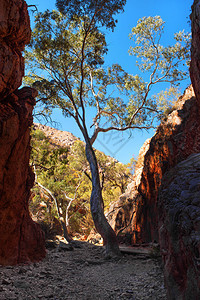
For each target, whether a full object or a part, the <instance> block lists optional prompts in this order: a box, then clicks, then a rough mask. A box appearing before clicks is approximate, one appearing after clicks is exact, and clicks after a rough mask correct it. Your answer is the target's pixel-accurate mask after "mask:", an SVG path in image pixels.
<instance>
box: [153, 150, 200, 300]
mask: <svg viewBox="0 0 200 300" xmlns="http://www.w3.org/2000/svg"><path fill="white" fill-rule="evenodd" d="M158 211H159V241H160V249H161V254H162V257H163V262H164V267H165V268H164V272H165V282H166V287H167V291H168V299H174V300H175V299H188V300H189V299H194V300H197V299H200V153H198V154H192V155H191V156H189V158H187V159H186V160H184V161H182V162H181V163H179V164H178V165H177V166H175V167H174V168H172V169H171V170H170V171H169V172H167V173H166V174H165V175H164V177H163V179H162V188H161V191H160V195H159V204H158Z"/></svg>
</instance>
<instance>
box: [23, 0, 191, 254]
mask: <svg viewBox="0 0 200 300" xmlns="http://www.w3.org/2000/svg"><path fill="white" fill-rule="evenodd" d="M125 2H126V1H117V0H112V1H105V0H96V1H94V0H89V1H88V0H85V1H80V0H69V1H67V0H65V1H64V0H63V1H62V0H60V1H59V0H58V1H57V5H58V8H59V9H60V11H61V12H57V11H52V12H49V11H46V12H44V13H39V14H38V15H37V16H36V19H35V29H34V31H33V35H32V41H31V44H30V45H29V50H28V51H27V53H26V60H27V63H28V67H29V69H30V70H32V72H31V73H30V74H29V76H28V83H29V84H30V83H32V85H33V87H36V88H37V89H38V91H39V97H41V99H42V101H43V103H44V104H45V105H47V106H48V107H50V106H51V107H52V108H53V107H59V108H60V109H62V112H63V114H64V115H65V116H66V117H68V116H70V117H72V118H74V120H75V122H76V124H77V125H78V127H79V128H80V130H81V132H82V134H83V137H84V139H85V143H86V146H85V151H86V157H87V160H88V162H89V165H90V170H91V179H92V193H91V198H90V204H91V213H92V217H93V220H94V224H95V226H96V229H97V231H98V232H99V233H100V234H101V235H102V237H103V240H104V244H105V245H106V252H107V253H108V254H112V253H114V254H119V253H120V252H119V247H118V243H117V239H116V235H115V232H114V231H113V229H112V228H111V226H110V225H109V223H108V222H107V220H106V218H105V215H104V203H103V199H102V188H101V182H100V177H99V169H98V163H97V159H96V155H95V152H94V149H93V147H92V145H93V143H94V141H95V140H96V138H97V136H98V134H99V133H100V132H108V131H110V130H117V131H125V130H128V129H135V128H139V129H142V128H146V129H148V128H151V126H152V124H153V120H154V118H155V116H157V115H158V113H159V111H158V108H157V103H156V101H155V99H154V98H153V97H150V95H151V93H150V91H151V89H152V87H153V86H154V85H155V84H157V83H159V82H167V83H170V84H172V83H178V82H179V81H180V80H182V79H184V78H185V76H186V75H187V71H186V70H185V69H184V68H183V69H181V64H183V63H185V61H186V59H187V58H188V56H189V52H188V49H189V42H188V37H187V35H185V34H184V33H183V32H181V33H178V34H176V35H175V40H176V44H175V45H174V46H168V47H163V46H161V45H160V39H161V35H162V33H163V27H164V22H163V21H162V20H161V18H160V17H154V18H153V17H148V18H146V17H145V18H143V19H141V20H139V21H138V24H137V26H136V27H134V28H133V29H132V34H131V36H130V37H131V38H133V36H135V37H136V47H133V48H131V49H130V54H131V55H136V56H138V58H139V59H140V60H141V61H140V62H138V66H139V68H140V70H141V71H142V72H145V74H148V73H149V74H150V77H149V78H150V79H149V82H146V81H145V80H144V79H143V78H142V77H141V76H139V75H135V76H133V75H130V74H128V73H126V72H125V71H124V70H123V69H122V67H121V66H119V65H118V64H115V65H112V66H111V67H109V68H106V67H104V55H105V54H106V52H107V44H106V40H105V34H104V33H103V32H102V31H101V30H100V28H102V26H103V28H104V30H105V28H106V27H107V28H111V29H114V27H115V25H116V20H115V19H114V18H113V16H114V14H115V13H117V12H119V11H120V10H122V9H123V5H124V4H125ZM89 106H92V107H94V108H96V112H95V115H94V117H93V120H92V124H91V126H90V127H91V128H94V130H93V134H92V135H91V136H90V135H89V131H88V129H89V125H88V123H89V120H88V118H87V114H86V113H87V108H88V107H89ZM105 120H107V123H106V124H107V127H105V126H103V125H102V124H105Z"/></svg>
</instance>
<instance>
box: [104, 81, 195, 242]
mask: <svg viewBox="0 0 200 300" xmlns="http://www.w3.org/2000/svg"><path fill="white" fill-rule="evenodd" d="M198 152H200V118H199V111H198V103H197V101H196V99H195V97H194V92H193V89H192V87H191V86H190V87H189V88H188V89H187V90H186V91H185V93H184V95H183V96H182V97H180V99H179V100H178V103H177V109H176V110H174V111H173V112H172V113H171V114H170V115H169V116H168V118H167V120H165V121H163V123H162V124H161V125H160V126H159V127H158V129H157V132H156V134H155V135H154V136H153V138H152V139H151V140H148V141H147V142H146V143H145V146H144V147H143V148H142V150H141V153H140V155H139V159H138V160H139V165H138V166H136V174H135V181H134V182H133V183H132V184H131V185H129V186H128V188H127V191H126V192H125V194H124V195H122V196H121V197H120V200H119V203H116V204H113V207H111V209H110V212H109V214H108V215H109V219H110V222H111V224H112V226H113V227H114V228H115V230H116V232H118V231H119V230H120V234H122V233H124V234H125V235H128V236H129V238H130V235H131V243H132V244H133V243H142V242H143V243H145V242H147V243H148V242H152V241H157V242H158V240H159V237H158V210H157V199H158V192H159V188H160V185H161V180H162V177H163V175H164V174H165V173H166V172H167V171H168V170H170V169H171V168H172V167H174V166H175V165H176V164H178V163H179V162H181V161H183V160H185V159H186V158H187V157H188V156H189V155H191V154H193V153H198ZM138 199H139V200H138ZM127 202H128V203H127ZM127 204H128V206H129V208H128V210H130V212H132V213H130V214H124V211H126V210H127ZM130 206H131V207H130ZM122 228H124V230H122Z"/></svg>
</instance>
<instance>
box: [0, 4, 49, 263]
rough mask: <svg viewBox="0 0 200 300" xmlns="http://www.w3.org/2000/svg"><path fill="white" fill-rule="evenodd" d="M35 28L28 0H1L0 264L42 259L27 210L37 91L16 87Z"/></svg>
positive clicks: (40, 239)
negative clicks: (31, 23) (26, 47)
mask: <svg viewBox="0 0 200 300" xmlns="http://www.w3.org/2000/svg"><path fill="white" fill-rule="evenodd" d="M30 36H31V31H30V23H29V16H28V12H27V4H26V2H25V1H24V0H1V1H0V44H1V47H0V153H1V156H0V264H2V265H14V264H18V263H27V262H33V261H38V260H40V259H42V258H43V257H44V256H45V247H44V237H43V233H42V231H41V229H40V227H39V226H38V225H37V224H36V223H34V222H33V221H32V219H31V217H30V215H29V210H28V201H29V196H30V189H31V187H32V186H33V183H34V174H33V173H32V171H31V169H30V167H29V156H30V126H31V125H32V122H33V118H32V110H33V107H34V105H35V100H34V97H35V96H36V93H37V92H36V91H35V90H34V89H31V88H28V87H25V88H22V89H20V90H17V89H18V88H19V86H20V85H21V82H22V77H23V75H24V59H23V57H22V53H21V52H22V50H23V49H24V46H25V44H27V43H28V42H29V40H30Z"/></svg>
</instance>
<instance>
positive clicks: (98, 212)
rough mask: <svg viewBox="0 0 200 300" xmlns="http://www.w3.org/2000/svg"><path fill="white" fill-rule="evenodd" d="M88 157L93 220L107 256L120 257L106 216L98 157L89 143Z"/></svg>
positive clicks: (114, 236)
mask: <svg viewBox="0 0 200 300" xmlns="http://www.w3.org/2000/svg"><path fill="white" fill-rule="evenodd" d="M85 151H86V157H87V160H88V162H89V164H90V170H91V175H92V193H91V198H90V209H91V213H92V218H93V221H94V224H95V227H96V229H97V231H98V233H99V234H100V235H101V236H102V237H103V241H104V245H105V246H106V254H107V255H111V256H112V255H118V256H119V255H120V254H121V252H120V250H119V245H118V241H117V237H116V234H115V232H114V230H113V229H112V227H111V226H110V224H109V223H108V221H107V219H106V217H105V215H104V203H103V198H102V191H101V185H100V178H99V170H98V165H97V160H96V155H95V153H94V150H93V148H92V146H91V144H90V143H89V142H86V148H85Z"/></svg>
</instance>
